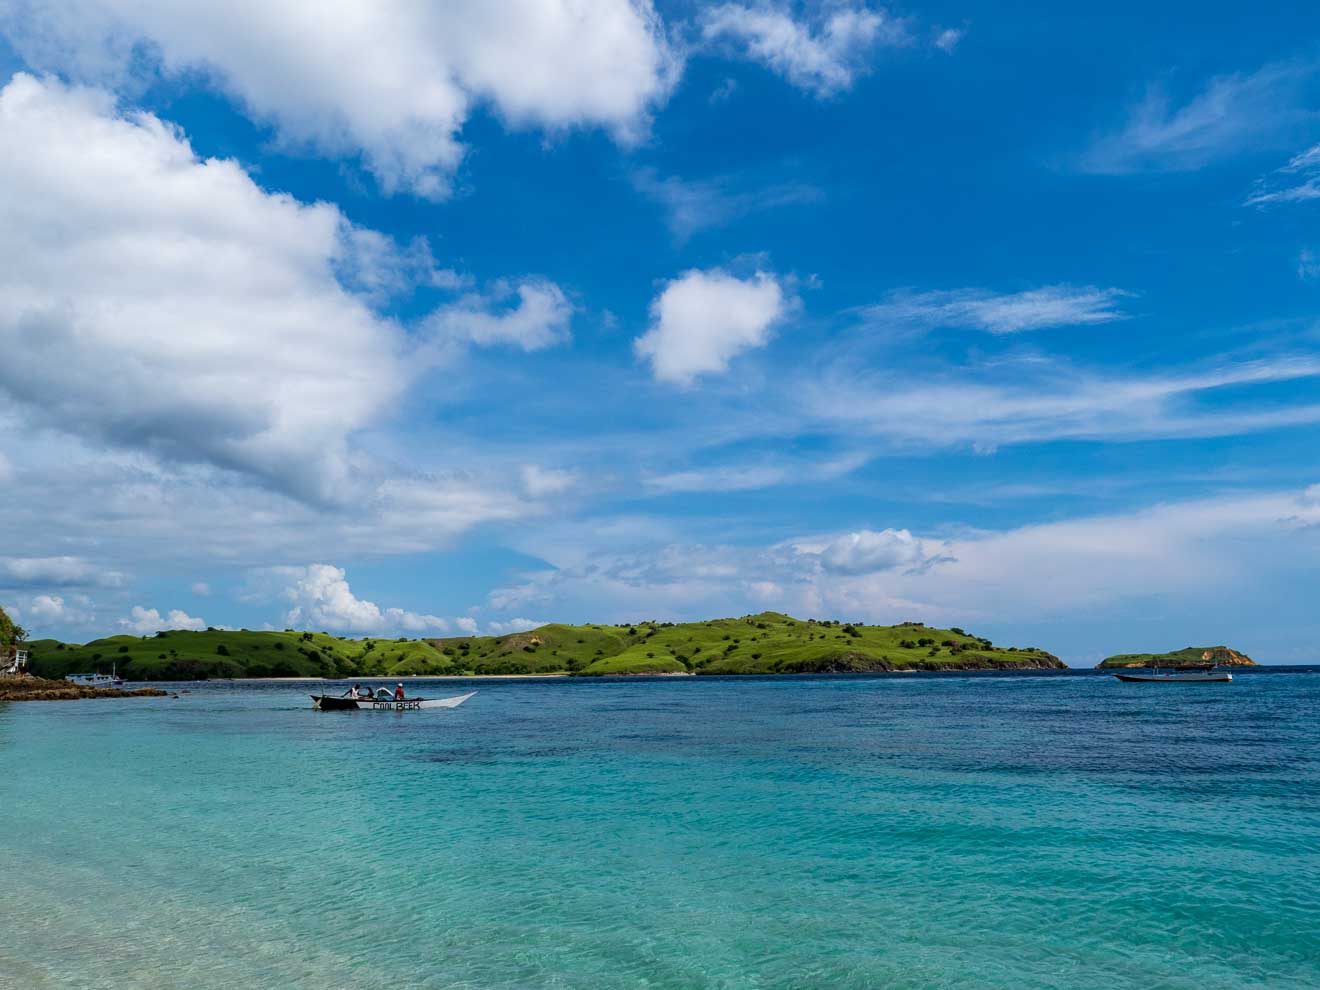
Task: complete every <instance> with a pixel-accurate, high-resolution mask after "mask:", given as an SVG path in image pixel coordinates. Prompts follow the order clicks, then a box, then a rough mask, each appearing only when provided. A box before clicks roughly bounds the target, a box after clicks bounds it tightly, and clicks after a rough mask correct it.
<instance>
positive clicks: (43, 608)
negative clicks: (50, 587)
mask: <svg viewBox="0 0 1320 990" xmlns="http://www.w3.org/2000/svg"><path fill="white" fill-rule="evenodd" d="M27 611H28V615H30V616H32V618H34V619H38V620H43V621H46V622H60V621H63V620H64V618H65V615H66V613H67V609H66V608H65V606H64V599H63V598H61V597H60V596H59V595H36V596H34V597H33V599H32V601H31V602H30V603H29V605H28V609H27Z"/></svg>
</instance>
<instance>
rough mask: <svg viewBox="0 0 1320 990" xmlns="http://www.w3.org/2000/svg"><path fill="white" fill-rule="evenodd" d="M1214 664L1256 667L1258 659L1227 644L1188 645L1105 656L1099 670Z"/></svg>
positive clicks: (1098, 666) (1097, 666) (1218, 665)
mask: <svg viewBox="0 0 1320 990" xmlns="http://www.w3.org/2000/svg"><path fill="white" fill-rule="evenodd" d="M1204 664H1214V665H1215V666H1217V667H1254V666H1256V661H1255V660H1253V659H1251V657H1249V656H1247V655H1246V654H1245V653H1239V652H1238V651H1237V650H1232V649H1229V648H1228V647H1227V646H1188V647H1186V648H1184V649H1181V650H1173V651H1172V652H1170V653H1121V654H1119V655H1118V656H1113V657H1105V659H1103V660H1101V661H1100V662H1099V663H1098V664H1096V669H1097V670H1106V669H1110V668H1113V667H1187V666H1202V665H1204Z"/></svg>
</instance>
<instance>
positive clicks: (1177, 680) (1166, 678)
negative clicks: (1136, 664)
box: [1114, 670, 1233, 684]
mask: <svg viewBox="0 0 1320 990" xmlns="http://www.w3.org/2000/svg"><path fill="white" fill-rule="evenodd" d="M1114 676H1115V677H1117V678H1118V679H1119V680H1120V681H1127V682H1129V683H1137V684H1227V683H1229V682H1230V681H1231V680H1233V675H1232V674H1230V673H1228V672H1227V671H1218V670H1216V671H1205V672H1200V671H1197V672H1188V673H1173V674H1115V675H1114Z"/></svg>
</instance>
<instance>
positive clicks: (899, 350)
mask: <svg viewBox="0 0 1320 990" xmlns="http://www.w3.org/2000/svg"><path fill="white" fill-rule="evenodd" d="M268 6H269V5H263V4H255V3H253V4H247V3H239V4H226V5H219V4H211V3H198V4H191V5H182V6H181V5H175V4H169V3H165V2H163V0H144V2H141V3H134V4H128V3H122V2H118V0H76V2H73V3H69V4H66V5H60V6H59V7H56V8H49V9H48V7H47V5H41V4H34V3H30V2H28V0H0V82H2V83H3V88H0V352H3V353H4V354H5V355H6V360H5V361H3V362H0V490H3V491H4V492H5V499H4V501H3V504H0V603H3V604H4V605H5V607H6V608H8V609H13V610H14V611H16V612H17V613H18V615H19V617H20V621H22V622H23V623H24V624H25V625H26V626H28V627H29V628H30V630H31V631H32V633H33V634H34V635H56V636H60V637H62V638H67V639H73V640H85V639H88V638H91V637H94V636H97V635H105V634H108V633H112V632H120V631H124V630H133V631H139V632H143V633H147V632H152V631H155V630H156V629H159V628H168V627H185V628H186V627H196V626H204V625H207V624H210V625H228V626H236V627H237V626H244V627H248V628H261V627H263V626H273V627H276V628H283V627H285V626H286V625H293V626H306V627H309V628H318V629H328V630H330V631H335V632H341V633H345V634H350V635H436V634H441V633H444V632H451V633H452V632H458V631H473V630H479V631H482V632H487V631H490V632H499V631H503V630H507V629H510V628H518V627H525V626H527V625H528V624H529V623H539V622H541V621H548V620H562V621H586V620H596V621H619V620H630V619H640V618H652V617H654V618H663V619H693V618H701V617H709V616H712V615H725V614H742V613H745V612H748V611H759V610H761V609H766V608H773V609H779V610H783V611H787V612H790V613H793V614H796V615H799V616H804V617H805V616H812V615H815V616H829V617H840V618H845V619H850V620H862V621H869V622H895V621H902V620H907V619H918V620H923V621H927V622H932V623H939V624H941V625H960V626H965V627H968V628H972V629H975V630H977V631H979V632H981V633H983V634H985V635H990V636H992V637H993V638H994V639H995V640H996V641H1001V642H1006V643H1016V644H1019V645H1027V644H1031V645H1039V646H1043V647H1046V648H1048V649H1051V650H1053V651H1055V652H1057V653H1059V654H1060V655H1062V656H1063V657H1064V658H1065V659H1066V660H1068V661H1070V662H1072V663H1075V664H1080V663H1087V662H1094V661H1095V660H1098V659H1099V658H1101V657H1103V656H1105V655H1107V654H1110V653H1115V652H1122V651H1128V650H1135V649H1151V648H1176V647H1181V646H1184V645H1187V644H1189V643H1196V644H1201V643H1207V644H1208V643H1211V642H1215V643H1219V642H1226V643H1229V644H1230V645H1233V646H1235V647H1237V648H1239V649H1243V650H1245V651H1247V652H1248V653H1251V654H1252V655H1253V656H1256V657H1257V658H1258V659H1260V660H1263V661H1266V662H1279V663H1289V662H1291V663H1297V662H1320V648H1318V647H1317V646H1316V645H1315V644H1316V643H1317V642H1318V641H1320V620H1317V618H1316V616H1315V610H1314V607H1313V605H1314V600H1315V593H1316V588H1317V576H1318V574H1317V571H1318V569H1320V568H1318V567H1317V559H1318V556H1317V551H1320V470H1318V469H1317V457H1316V452H1317V450H1318V449H1320V443H1318V441H1320V389H1318V388H1317V381H1318V379H1320V353H1317V352H1318V351H1320V348H1318V347H1317V344H1320V324H1317V321H1316V307H1317V301H1318V300H1320V47H1318V46H1317V42H1316V39H1317V38H1318V37H1320V31H1318V30H1317V29H1318V28H1320V12H1308V11H1306V10H1300V9H1297V8H1296V7H1295V6H1294V5H1282V4H1280V5H1265V6H1264V7H1259V8H1256V9H1254V10H1253V15H1252V17H1250V18H1242V17H1241V16H1240V14H1239V13H1236V12H1235V11H1233V10H1230V9H1229V8H1223V9H1222V10H1217V9H1215V8H1206V7H1205V6H1204V5H1196V6H1192V5H1173V4H1170V5H1164V6H1163V7H1161V8H1160V9H1158V10H1152V9H1151V8H1150V7H1149V5H1135V4H1134V5H1123V4H1106V5H1104V6H1100V5H1096V6H1094V7H1089V8H1087V7H1079V6H1076V5H1070V6H1069V7H1067V8H1060V7H1059V6H1058V5H1044V4H1042V5H1038V6H1030V5H1019V6H1017V7H1015V8H1014V9H1013V10H1011V11H1006V10H1004V9H1003V8H1002V6H999V5H994V6H992V5H988V4H978V3H938V4H926V5H922V6H911V7H882V6H879V5H874V4H872V5H866V4H859V3H845V2H840V3H828V4H812V5H806V4H789V3H728V4H709V5H698V4H657V5H656V6H654V7H652V6H650V5H647V4H644V3H636V2H626V0H577V2H567V0H565V2H557V3H549V2H540V3H534V2H531V0H518V2H512V0H511V2H510V3H509V4H508V5H507V6H501V5H491V4H478V3H466V2H463V3H455V4H447V5H444V7H443V8H440V9H433V5H427V4H414V3H406V2H397V3H372V4H366V3H363V4H344V5H343V7H342V9H341V11H340V13H339V15H338V16H337V17H336V18H334V19H328V18H326V17H324V16H323V15H318V14H317V13H316V12H315V11H314V10H313V9H312V8H310V7H309V8H307V9H306V10H303V9H302V8H301V7H299V6H296V5H287V6H286V7H284V8H281V9H276V10H272V9H267V8H268Z"/></svg>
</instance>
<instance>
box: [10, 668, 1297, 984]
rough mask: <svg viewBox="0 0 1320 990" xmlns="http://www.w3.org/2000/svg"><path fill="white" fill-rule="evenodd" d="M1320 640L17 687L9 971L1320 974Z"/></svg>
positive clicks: (253, 976)
mask: <svg viewBox="0 0 1320 990" xmlns="http://www.w3.org/2000/svg"><path fill="white" fill-rule="evenodd" d="M1316 672H1320V667H1316V668H1309V669H1308V668H1293V669H1291V670H1281V669H1280V668H1277V667H1276V668H1274V669H1273V670H1265V669H1257V670H1252V671H1250V672H1248V673H1247V674H1246V675H1245V676H1242V677H1239V678H1237V679H1236V680H1235V682H1234V683H1233V684H1231V685H1205V686H1194V687H1174V686H1159V685H1156V686H1144V685H1123V684H1120V683H1119V682H1117V681H1115V680H1114V679H1113V678H1112V677H1108V676H1105V675H1103V674H1099V673H1098V672H1089V671H1083V670H1072V671H1057V672H1031V673H1008V674H1005V673H1003V672H984V673H959V674H904V675H893V674H890V675H844V676H814V677H813V676H802V677H735V678H716V677H696V678H645V679H642V678H617V679H611V678H607V679H576V678H574V679H567V678H556V679H544V678H543V679H535V680H530V679H508V680H498V681H491V680H480V681H474V683H473V686H474V687H475V688H476V689H477V691H478V692H479V693H478V694H477V695H476V697H474V698H473V699H471V701H469V702H468V703H467V704H465V705H464V706H462V707H461V708H458V709H455V710H453V711H440V712H410V713H394V712H390V713H370V712H356V713H334V712H324V713H322V712H315V711H312V710H311V700H310V698H309V696H308V695H309V693H310V691H311V690H312V687H313V686H314V685H315V683H316V682H314V681H313V682H307V683H303V684H296V683H291V682H255V681H252V682H216V683H210V682H202V683H186V684H182V683H181V684H173V685H169V687H170V688H171V689H176V690H179V691H187V692H188V693H186V694H180V695H179V696H178V697H177V698H168V697H167V698H141V699H130V700H123V701H108V700H107V701H82V702H65V703H49V704H35V703H26V704H23V703H15V704H9V705H0V752H2V753H3V756H4V762H5V765H6V767H7V768H8V770H7V772H6V774H5V775H4V778H3V782H2V783H0V797H2V800H0V829H3V832H4V834H5V835H7V836H10V837H12V838H11V849H12V850H14V853H13V856H14V860H13V862H14V863H15V865H16V866H17V867H18V869H16V870H11V872H10V874H9V879H8V880H7V882H6V883H5V884H4V885H3V886H2V887H0V916H3V917H5V918H6V919H7V930H8V933H9V937H7V938H6V939H5V940H3V942H2V943H0V986H4V987H6V988H8V987H11V986H12V987H15V988H20V987H21V988H28V987H33V988H38V987H40V988H59V990H64V988H102V987H115V988H126V990H127V988H131V990H146V988H164V987H183V986H186V987H191V988H206V990H212V988H213V990H222V988H223V990H229V988H239V987H252V986H272V987H273V986H279V987H290V988H301V987H308V988H311V987H327V986H334V987H344V988H351V990H367V988H387V987H389V988H392V987H403V986H408V987H425V988H441V987H446V988H448V987H455V988H458V987H461V988H492V990H493V988H532V987H535V988H541V987H546V988H549V987H602V988H614V987H618V988H622V987H648V988H674V990H678V988H694V987H703V988H704V987H710V988H727V990H733V988H766V987H782V988H789V987H812V986H822V987H824V986H828V987H843V988H850V987H856V988H862V987H895V988H914V990H915V988H926V987H969V988H970V987H991V988H1000V987H1002V988H1009V987H1012V988H1024V987H1028V988H1047V987H1048V988H1083V987H1095V986H1107V987H1131V988H1134V990H1135V988H1138V987H1141V988H1149V987H1172V988H1177V987H1186V988H1189V990H1190V988H1193V987H1195V988H1197V990H1207V988H1224V990H1228V988H1244V987H1259V988H1267V987H1268V988H1271V990H1278V988H1285V990H1286V988H1293V987H1296V988H1302V987H1308V988H1309V987H1313V986H1316V985H1320V935H1318V934H1317V933H1318V932H1320V894H1318V893H1317V891H1318V890H1320V882H1318V881H1320V857H1317V851H1318V850H1320V786H1317V785H1320V743H1317V741H1316V739H1315V734H1314V724H1315V721H1314V720H1315V716H1316V713H1317V711H1318V710H1320V677H1316V676H1315V673H1316ZM1235 673H1237V672H1236V671H1235ZM414 691H415V692H417V693H419V694H422V695H424V696H430V697H437V696H444V695H446V694H454V693H458V691H457V685H456V683H455V680H454V679H446V680H444V681H443V682H441V681H439V680H437V681H436V682H435V684H434V686H433V687H432V688H428V686H427V685H426V684H425V682H419V681H417V680H413V681H410V693H412V692H414Z"/></svg>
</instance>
